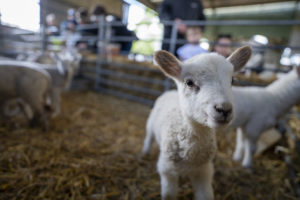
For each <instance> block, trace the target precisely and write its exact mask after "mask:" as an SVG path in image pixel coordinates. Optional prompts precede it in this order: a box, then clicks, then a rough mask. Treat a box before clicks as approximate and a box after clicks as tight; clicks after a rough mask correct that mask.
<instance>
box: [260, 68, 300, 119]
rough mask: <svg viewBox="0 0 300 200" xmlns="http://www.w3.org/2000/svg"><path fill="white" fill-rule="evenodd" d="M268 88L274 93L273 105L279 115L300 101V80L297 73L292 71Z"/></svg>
mask: <svg viewBox="0 0 300 200" xmlns="http://www.w3.org/2000/svg"><path fill="white" fill-rule="evenodd" d="M266 89H267V92H270V93H271V95H272V99H273V101H274V104H273V105H272V106H274V110H275V111H276V112H277V115H278V116H279V115H282V114H284V113H285V112H287V111H288V110H289V109H291V107H292V106H293V105H295V104H296V103H297V102H299V101H300V92H299V91H300V80H299V77H298V76H297V74H296V73H293V72H290V73H289V74H288V75H286V77H283V78H281V79H279V80H278V81H276V82H274V83H273V84H271V85H269V86H268V87H267V88H266ZM270 103H271V102H270Z"/></svg>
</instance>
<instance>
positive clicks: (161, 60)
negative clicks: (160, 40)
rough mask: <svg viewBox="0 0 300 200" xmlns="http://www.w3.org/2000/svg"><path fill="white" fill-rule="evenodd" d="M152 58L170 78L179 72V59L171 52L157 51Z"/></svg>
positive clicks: (177, 75) (176, 76)
mask: <svg viewBox="0 0 300 200" xmlns="http://www.w3.org/2000/svg"><path fill="white" fill-rule="evenodd" d="M154 59H155V61H156V62H157V64H158V65H159V68H160V69H161V70H162V71H163V72H164V73H165V74H166V75H167V76H170V77H171V78H178V77H179V76H180V73H181V66H180V61H179V60H178V59H177V58H176V57H175V56H173V55H172V54H171V53H169V52H167V51H164V50H161V51H157V52H156V53H155V55H154Z"/></svg>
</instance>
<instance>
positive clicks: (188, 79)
mask: <svg viewBox="0 0 300 200" xmlns="http://www.w3.org/2000/svg"><path fill="white" fill-rule="evenodd" d="M232 76H233V65H232V64H231V63H230V62H229V61H228V60H226V59H225V58H224V57H223V56H220V55H217V54H202V55H199V56H196V57H194V58H192V59H190V60H188V61H187V62H185V63H183V64H182V70H181V74H180V76H179V77H178V78H177V79H175V81H176V84H177V88H178V93H179V98H180V104H181V107H182V111H183V112H185V114H186V115H187V116H188V117H189V118H190V119H192V120H193V121H196V122H198V123H201V124H204V125H207V126H209V127H218V126H221V125H225V124H228V123H229V122H230V121H231V119H232V117H233V111H232V110H233V107H232V105H233V97H232V92H231V83H232Z"/></svg>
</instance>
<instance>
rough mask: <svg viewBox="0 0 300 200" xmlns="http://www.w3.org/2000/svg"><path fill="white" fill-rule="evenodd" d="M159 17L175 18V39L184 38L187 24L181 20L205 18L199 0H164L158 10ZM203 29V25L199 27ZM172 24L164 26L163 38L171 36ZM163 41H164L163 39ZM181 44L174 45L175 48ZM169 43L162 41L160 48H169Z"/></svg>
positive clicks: (163, 19)
mask: <svg viewBox="0 0 300 200" xmlns="http://www.w3.org/2000/svg"><path fill="white" fill-rule="evenodd" d="M158 13H159V18H160V20H161V21H162V22H163V21H165V20H168V21H170V20H172V21H173V20H175V21H176V23H177V31H178V33H177V39H184V38H185V32H186V30H187V26H186V25H185V24H184V23H183V22H182V20H205V19H206V18H205V15H204V14H203V6H202V3H201V0H176V1H174V0H164V1H163V2H162V3H161V6H160V7H159V10H158ZM201 28H202V30H204V26H203V27H201ZM171 32H172V26H165V27H164V40H165V39H170V38H171ZM163 42H164V41H163ZM180 46H181V45H176V47H175V55H176V50H177V49H178V48H179V47H180ZM169 48H170V44H168V43H163V45H162V49H164V50H169Z"/></svg>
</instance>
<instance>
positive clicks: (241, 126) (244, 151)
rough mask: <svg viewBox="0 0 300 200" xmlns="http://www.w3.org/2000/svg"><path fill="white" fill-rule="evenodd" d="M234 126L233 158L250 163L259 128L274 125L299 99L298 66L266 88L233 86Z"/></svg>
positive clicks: (299, 79)
mask: <svg viewBox="0 0 300 200" xmlns="http://www.w3.org/2000/svg"><path fill="white" fill-rule="evenodd" d="M232 91H233V96H234V102H235V103H234V108H235V116H236V118H235V119H234V120H233V122H232V127H234V128H238V129H237V141H236V148H235V152H234V154H233V159H234V160H236V161H240V160H242V159H243V161H242V166H243V167H251V166H252V159H253V154H254V153H255V151H256V142H257V140H258V138H259V136H260V134H261V133H262V132H264V131H265V130H267V129H269V128H271V127H273V126H274V125H275V123H276V121H277V120H278V119H279V118H280V117H281V116H283V115H284V114H286V113H287V112H288V111H289V110H290V109H291V108H292V106H293V105H295V104H296V103H297V102H300V67H299V66H298V67H296V68H295V69H294V70H292V71H291V72H289V73H288V74H287V75H286V76H284V77H282V78H280V79H278V80H277V81H275V82H273V83H272V84H270V85H269V86H267V87H265V88H261V87H233V88H232Z"/></svg>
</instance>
